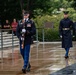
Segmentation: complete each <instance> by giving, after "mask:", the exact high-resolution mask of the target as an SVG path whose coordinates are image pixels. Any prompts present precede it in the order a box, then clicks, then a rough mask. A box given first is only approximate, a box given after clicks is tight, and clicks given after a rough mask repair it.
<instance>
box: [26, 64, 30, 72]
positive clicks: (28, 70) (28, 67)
mask: <svg viewBox="0 0 76 75" xmlns="http://www.w3.org/2000/svg"><path fill="white" fill-rule="evenodd" d="M30 69H31V65H30V64H29V65H28V66H27V68H26V71H27V72H30Z"/></svg>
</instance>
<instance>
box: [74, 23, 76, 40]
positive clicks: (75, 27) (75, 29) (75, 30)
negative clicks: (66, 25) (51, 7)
mask: <svg viewBox="0 0 76 75" xmlns="http://www.w3.org/2000/svg"><path fill="white" fill-rule="evenodd" d="M74 34H75V41H76V22H74Z"/></svg>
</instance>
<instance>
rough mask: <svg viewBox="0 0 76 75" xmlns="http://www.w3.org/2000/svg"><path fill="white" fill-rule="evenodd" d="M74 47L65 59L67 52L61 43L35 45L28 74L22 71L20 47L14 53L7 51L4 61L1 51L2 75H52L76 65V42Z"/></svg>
mask: <svg viewBox="0 0 76 75" xmlns="http://www.w3.org/2000/svg"><path fill="white" fill-rule="evenodd" d="M73 45H74V46H73V48H71V49H70V52H69V59H65V58H64V55H65V50H64V49H62V48H61V43H44V44H43V43H39V44H33V45H32V46H31V52H30V63H31V71H30V72H28V73H27V74H23V73H22V71H21V69H22V66H23V59H22V57H21V55H20V53H19V48H18V47H14V51H12V49H10V48H8V49H5V50H4V51H3V59H1V53H2V51H0V75H51V74H53V73H54V72H57V71H59V70H61V69H63V68H65V67H68V66H70V65H72V64H74V63H76V42H74V43H73ZM12 52H13V54H12ZM54 75H56V74H54ZM57 75H58V74H57ZM63 75H65V74H63Z"/></svg>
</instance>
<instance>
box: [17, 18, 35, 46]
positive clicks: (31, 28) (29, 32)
mask: <svg viewBox="0 0 76 75" xmlns="http://www.w3.org/2000/svg"><path fill="white" fill-rule="evenodd" d="M24 25H25V29H26V33H25V41H24V43H25V45H29V44H31V42H32V36H33V35H35V34H36V27H35V24H34V22H33V21H32V20H30V19H29V20H28V21H27V22H26V21H25V24H24ZM22 29H23V24H22V21H21V20H20V21H19V23H18V25H17V29H16V34H17V37H18V38H19V40H20V43H21V39H20V38H21V31H22Z"/></svg>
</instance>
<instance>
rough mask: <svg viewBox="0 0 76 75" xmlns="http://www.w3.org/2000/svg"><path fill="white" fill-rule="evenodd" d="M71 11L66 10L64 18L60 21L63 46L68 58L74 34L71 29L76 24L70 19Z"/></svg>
mask: <svg viewBox="0 0 76 75" xmlns="http://www.w3.org/2000/svg"><path fill="white" fill-rule="evenodd" d="M68 13H69V11H64V18H63V19H62V20H61V21H60V25H59V33H60V37H61V39H62V48H64V49H65V51H66V53H65V58H66V59H67V58H68V57H69V56H68V53H69V50H70V48H71V47H72V34H71V30H72V29H73V30H74V24H73V22H72V20H70V19H69V15H68Z"/></svg>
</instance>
